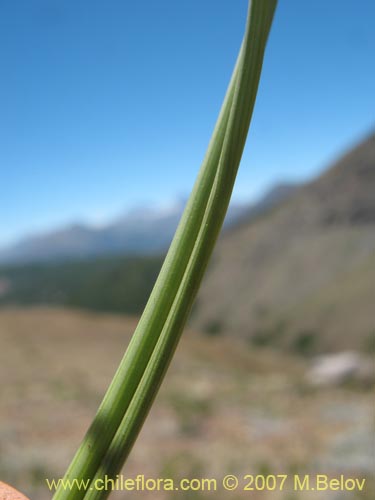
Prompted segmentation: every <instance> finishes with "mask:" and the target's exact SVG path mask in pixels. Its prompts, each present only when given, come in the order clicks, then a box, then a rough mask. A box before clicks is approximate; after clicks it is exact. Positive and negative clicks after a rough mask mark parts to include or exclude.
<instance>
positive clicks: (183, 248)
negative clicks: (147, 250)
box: [54, 0, 276, 500]
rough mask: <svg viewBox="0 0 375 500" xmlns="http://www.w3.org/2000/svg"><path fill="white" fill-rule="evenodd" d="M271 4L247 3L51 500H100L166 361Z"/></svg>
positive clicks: (187, 303) (207, 250) (232, 163)
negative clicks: (193, 173)
mask: <svg viewBox="0 0 375 500" xmlns="http://www.w3.org/2000/svg"><path fill="white" fill-rule="evenodd" d="M275 8H276V0H252V1H251V2H250V4H249V10H248V17H247V24H246V32H245V36H244V40H243V43H242V46H241V50H240V53H239V56H238V59H237V63H236V66H235V69H234V72H233V76H232V79H231V81H230V84H229V88H228V91H227V94H226V96H225V100H224V103H223V106H222V109H221V112H220V115H219V118H218V121H217V124H216V127H215V129H214V132H213V136H212V139H211V142H210V144H209V146H208V151H207V154H206V156H205V159H204V161H203V164H202V167H201V170H200V172H199V175H198V178H197V181H196V183H195V186H194V188H193V191H192V193H191V196H190V198H189V201H188V203H187V206H186V209H185V211H184V214H183V216H182V219H181V221H180V224H179V226H178V228H177V231H176V234H175V237H174V239H173V242H172V244H171V246H170V249H169V251H168V254H167V256H166V258H165V261H164V264H163V267H162V269H161V271H160V274H159V277H158V279H157V281H156V284H155V287H154V289H153V291H152V293H151V295H150V298H149V300H148V303H147V305H146V308H145V310H144V312H143V315H142V317H141V319H140V321H139V324H138V326H137V329H136V331H135V332H134V335H133V337H132V340H131V342H130V344H129V347H128V349H127V351H126V353H125V355H124V358H123V359H122V361H121V364H120V366H119V368H118V370H117V372H116V374H115V376H114V378H113V380H112V382H111V384H110V387H109V389H108V391H107V393H106V395H105V396H104V399H103V401H102V403H101V405H100V407H99V410H98V412H97V414H96V416H95V418H94V420H93V422H92V424H91V426H90V428H89V430H88V432H87V434H86V436H85V437H84V439H83V442H82V444H81V446H80V447H79V449H78V451H77V453H76V455H75V457H74V458H73V461H72V463H71V465H70V467H69V469H68V471H67V473H66V476H65V479H70V480H72V479H77V480H78V481H81V480H85V481H88V483H87V487H86V489H85V490H84V489H81V490H80V489H79V488H78V487H77V488H75V489H74V488H73V489H70V490H68V489H64V487H63V486H62V485H61V486H60V488H59V489H58V490H57V491H56V493H55V495H54V500H80V499H84V500H102V499H104V498H106V497H107V496H108V495H109V493H110V492H109V491H99V490H97V489H95V488H90V484H95V483H93V481H95V480H97V479H101V478H104V477H105V476H106V477H115V476H116V474H118V473H119V472H120V470H121V468H122V466H123V464H124V462H125V460H126V458H127V456H128V454H129V452H130V450H131V448H132V446H133V444H134V442H135V440H136V438H137V435H138V433H139V431H140V429H141V427H142V424H143V422H144V420H145V418H146V416H147V414H148V411H149V409H150V407H151V405H152V402H153V400H154V398H155V396H156V393H157V391H158V388H159V386H160V384H161V382H162V380H163V377H164V374H165V372H166V370H167V367H168V365H169V363H170V361H171V358H172V356H173V353H174V350H175V348H176V345H177V343H178V340H179V338H180V335H181V332H182V329H183V327H184V324H185V322H186V319H187V317H188V314H189V312H190V310H191V307H192V304H193V301H194V298H195V296H196V294H197V291H198V288H199V285H200V282H201V280H202V277H203V274H204V271H205V269H206V266H207V263H208V260H209V257H210V255H211V253H212V250H213V247H214V245H215V241H216V239H217V237H218V234H219V232H220V229H221V226H222V223H223V220H224V217H225V213H226V211H227V208H228V204H229V200H230V196H231V193H232V189H233V185H234V181H235V178H236V174H237V170H238V167H239V163H240V160H241V156H242V152H243V148H244V145H245V141H246V137H247V132H248V129H249V125H250V119H251V115H252V111H253V107H254V103H255V97H256V93H257V89H258V83H259V78H260V73H261V68H262V62H263V55H264V50H265V46H266V42H267V38H268V34H269V31H270V27H271V24H272V19H273V15H274V11H275Z"/></svg>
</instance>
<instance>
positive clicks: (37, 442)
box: [0, 308, 374, 500]
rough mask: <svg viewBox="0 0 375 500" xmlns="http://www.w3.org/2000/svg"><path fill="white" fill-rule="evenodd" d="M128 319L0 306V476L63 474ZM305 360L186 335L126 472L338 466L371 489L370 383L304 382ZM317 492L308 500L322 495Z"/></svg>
mask: <svg viewBox="0 0 375 500" xmlns="http://www.w3.org/2000/svg"><path fill="white" fill-rule="evenodd" d="M135 324H136V319H133V318H127V317H121V316H111V315H97V314H90V313H80V312H73V311H69V310H64V309H47V308H35V309H23V310H22V309H9V310H2V311H0V346H1V347H0V358H1V363H0V380H1V383H2V385H1V391H0V478H1V480H3V481H5V482H8V483H11V484H13V485H14V486H15V487H17V489H19V490H21V491H23V492H25V493H26V494H27V496H29V498H34V499H38V500H47V499H50V498H51V497H52V495H51V492H49V491H48V489H47V487H46V484H45V478H49V479H52V478H58V477H59V476H61V475H62V474H63V473H64V471H65V469H66V467H67V465H68V463H69V461H70V459H71V457H72V455H73V453H74V451H75V449H76V447H77V446H78V443H79V442H80V440H81V438H82V436H83V434H84V432H85V430H86V429H87V427H88V425H89V423H90V421H91V419H92V418H93V416H94V414H95V411H96V408H97V406H98V404H99V402H100V400H101V397H102V395H103V393H104V391H105V389H106V386H107V385H108V384H109V382H110V380H111V377H112V375H113V373H114V371H115V369H116V367H117V365H118V363H119V361H120V358H121V356H122V353H123V351H124V349H125V346H126V344H127V343H128V341H129V338H130V335H131V333H132V331H133V330H134V327H135ZM186 333H188V332H186ZM305 365H306V363H305V361H303V360H301V358H299V357H295V356H291V355H289V354H280V353H278V352H272V351H268V350H263V351H261V352H259V351H256V350H254V349H249V348H246V346H245V348H244V345H243V342H241V341H240V340H238V339H231V338H230V337H225V336H224V337H217V338H209V337H205V336H202V335H196V334H194V332H189V334H187V335H186V334H185V335H184V336H183V339H182V342H181V344H180V346H179V348H178V349H177V352H176V358H175V359H174V361H173V363H172V365H171V367H170V370H169V372H168V375H167V378H166V380H165V381H164V384H163V386H162V389H161V392H160V394H159V395H158V398H157V399H156V402H155V405H154V407H153V409H152V411H151V414H150V416H149V418H148V420H147V422H146V425H145V427H144V429H143V431H142V433H141V435H140V439H139V440H138V441H137V444H136V446H135V447H134V450H133V452H132V454H131V458H130V461H129V462H128V463H127V466H126V468H125V470H124V474H126V476H127V477H130V478H135V477H136V476H137V474H145V475H146V476H147V477H153V478H157V477H161V478H175V479H176V480H178V479H180V478H199V477H207V478H212V477H214V478H217V479H218V481H219V480H220V478H222V477H224V476H225V475H226V474H228V473H229V474H236V475H238V476H239V477H240V478H243V477H244V476H245V475H246V474H257V473H263V474H278V473H286V474H294V473H301V474H304V473H308V472H310V473H311V474H315V473H327V474H330V475H331V476H332V477H334V476H336V475H338V474H341V473H345V474H347V475H348V476H349V477H350V476H352V477H367V478H368V481H369V485H368V487H367V488H366V492H365V494H364V495H363V496H361V497H360V498H361V499H362V500H364V499H366V500H369V499H370V498H374V481H372V483H371V482H370V476H371V475H372V471H373V448H372V443H373V439H372V437H373V432H374V418H373V394H372V392H371V391H365V390H359V389H358V388H356V389H355V388H350V387H347V388H345V387H341V388H340V387H332V388H328V389H324V390H320V391H319V390H311V388H309V386H308V385H307V384H306V382H305V381H304V377H303V374H304V371H305V368H306V366H305ZM241 485H242V486H243V485H244V481H243V480H241ZM315 493H316V494H315V495H314V496H313V498H314V500H323V499H324V500H326V499H327V498H328V496H327V492H325V491H322V492H320V493H319V492H315ZM111 498H113V499H114V500H115V499H119V500H120V499H124V498H140V499H152V500H192V499H196V500H201V499H202V498H210V499H212V498H223V499H225V498H230V499H236V500H240V499H242V498H243V499H248V498H249V492H248V491H242V488H239V490H238V491H237V492H236V493H235V494H233V495H232V494H227V493H226V492H225V491H223V489H222V488H219V489H218V493H217V494H214V493H213V492H211V493H207V494H206V495H205V494H203V493H199V492H196V493H193V492H186V493H184V492H182V491H178V492H176V493H175V494H174V493H173V492H172V493H171V492H167V493H163V492H160V493H157V492H155V491H153V492H150V493H147V492H142V493H141V492H139V493H138V494H134V495H131V494H125V493H120V492H119V493H118V494H114V495H113V497H111ZM251 498H257V499H258V498H259V499H263V500H290V498H298V500H305V499H306V500H307V499H308V498H312V497H311V496H310V495H309V494H308V493H307V494H306V495H304V494H301V495H298V496H297V497H296V496H295V495H294V494H291V491H290V486H289V487H286V488H285V491H284V492H282V493H278V492H270V493H269V494H267V493H266V492H260V493H259V495H256V492H254V495H251ZM329 498H330V499H331V496H329ZM332 498H333V497H332ZM334 498H336V496H335V497H334ZM348 498H351V499H352V498H353V500H354V498H358V497H357V496H350V497H348Z"/></svg>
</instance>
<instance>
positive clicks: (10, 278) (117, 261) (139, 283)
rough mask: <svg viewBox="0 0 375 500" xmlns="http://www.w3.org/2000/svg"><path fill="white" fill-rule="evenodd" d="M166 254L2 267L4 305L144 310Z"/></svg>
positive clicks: (0, 301) (0, 299) (0, 296)
mask: <svg viewBox="0 0 375 500" xmlns="http://www.w3.org/2000/svg"><path fill="white" fill-rule="evenodd" d="M162 261H163V258H162V257H160V256H156V257H151V256H150V257H146V256H143V257H116V256H113V257H111V258H109V257H106V258H103V257H101V258H96V259H91V260H90V259H88V260H74V261H68V262H61V263H51V264H41V263H39V264H28V265H23V266H20V265H19V266H13V267H5V268H1V267H0V306H4V305H7V304H12V305H20V304H23V305H32V304H59V305H63V306H69V307H78V308H85V309H91V310H95V311H113V312H126V313H128V314H140V313H141V312H142V310H143V308H144V306H145V304H146V302H147V299H148V296H149V294H150V292H151V289H152V287H153V285H154V282H155V280H156V277H157V275H158V273H159V269H160V267H161V265H162Z"/></svg>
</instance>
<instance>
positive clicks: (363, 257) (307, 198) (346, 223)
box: [193, 134, 375, 353]
mask: <svg viewBox="0 0 375 500" xmlns="http://www.w3.org/2000/svg"><path fill="white" fill-rule="evenodd" d="M374 297H375V134H372V135H371V136H370V137H368V138H367V139H366V140H365V141H363V142H362V143H361V144H359V145H358V146H357V147H355V148H354V149H353V150H352V151H350V152H348V153H347V154H345V155H344V156H343V157H342V158H341V159H340V160H339V161H338V162H337V163H336V164H335V165H333V166H332V167H331V168H330V169H329V170H327V171H326V172H325V173H324V174H323V175H321V176H320V177H319V178H318V179H316V180H314V181H313V182H311V183H309V184H307V185H305V186H302V187H300V188H298V189H296V190H295V191H294V192H293V193H292V194H291V195H290V196H289V197H288V198H287V199H286V200H284V202H282V203H279V204H278V205H277V206H276V207H273V209H272V210H269V211H268V212H263V215H262V216H261V217H256V218H254V217H253V216H250V217H248V218H247V219H246V217H245V218H243V219H242V221H241V224H239V225H237V226H236V227H235V228H233V229H232V230H231V231H228V232H226V233H225V234H224V235H223V237H222V238H221V240H220V241H219V242H218V245H217V248H216V250H215V252H214V256H213V261H212V264H211V266H210V269H209V272H208V274H207V277H206V279H205V281H204V283H203V286H202V289H201V292H200V294H199V298H198V302H197V305H196V308H195V315H194V318H193V322H194V326H195V327H198V328H200V329H202V330H206V331H207V332H210V333H212V334H213V333H216V334H218V333H220V332H228V333H231V334H233V335H239V336H242V337H245V338H248V339H249V341H250V342H251V343H253V344H257V345H267V344H273V345H280V346H287V347H289V348H292V349H295V350H298V351H301V352H306V353H307V352H314V351H321V350H335V349H337V348H340V349H343V348H360V347H361V348H364V349H367V348H369V346H370V344H371V345H372V344H373V345H374V346H375V315H374V306H373V302H374Z"/></svg>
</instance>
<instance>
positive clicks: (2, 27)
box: [0, 0, 375, 244]
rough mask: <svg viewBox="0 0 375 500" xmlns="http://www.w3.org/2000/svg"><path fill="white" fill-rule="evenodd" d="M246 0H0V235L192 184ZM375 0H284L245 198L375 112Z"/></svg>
mask: <svg viewBox="0 0 375 500" xmlns="http://www.w3.org/2000/svg"><path fill="white" fill-rule="evenodd" d="M246 10H247V2H246V0H180V1H178V2H177V1H176V0H158V1H155V0H145V1H138V2H133V1H124V0H107V1H104V0H1V2H0V74H1V78H0V171H1V177H0V179H1V183H0V244H6V243H8V242H10V241H11V240H13V239H16V238H18V237H19V236H22V235H24V234H27V233H31V232H33V231H41V230H44V229H49V228H52V227H54V226H58V225H61V224H66V223H69V222H72V221H93V222H100V221H105V220H106V219H110V218H111V217H112V216H114V215H117V214H118V213H121V212H123V211H124V210H126V209H128V208H131V207H133V206H135V205H142V204H143V203H156V204H164V203H167V202H168V201H170V200H172V199H173V198H175V197H176V196H184V195H186V194H188V192H189V190H190V188H191V186H192V184H193V182H194V179H195V176H196V173H197V171H198V169H199V166H200V163H201V160H202V158H203V156H204V153H205V149H206V146H207V144H208V141H209V138H210V135H211V132H212V129H213V126H214V123H215V120H216V117H217V114H218V111H219V108H220V105H221V102H222V99H223V96H224V94H225V90H226V86H227V83H228V81H229V78H230V74H231V72H232V68H233V64H234V61H235V59H236V55H237V52H238V48H239V45H240V42H241V39H242V35H243V30H244V22H245V17H246ZM374 19H375V2H374V1H373V0H314V1H301V0H280V1H279V6H278V10H277V13H276V17H275V22H274V26H273V29H272V33H271V36H270V39H269V44H268V49H267V53H266V60H265V64H264V71H263V75H262V79H261V84H260V89H259V94H258V99H257V104H256V108H255V112H254V116H253V122H252V126H251V130H250V136H249V140H248V143H247V146H246V150H245V153H244V156H243V160H242V165H241V169H240V173H239V176H238V182H237V186H236V189H235V193H234V197H235V199H237V200H248V199H255V198H256V197H257V196H260V195H261V193H262V192H263V190H264V189H266V188H267V187H268V186H270V185H272V184H273V183H275V182H278V181H280V180H283V179H287V180H304V179H308V178H310V177H312V176H313V175H315V174H316V173H317V172H319V171H320V170H321V169H322V168H324V167H325V166H326V165H327V164H328V163H329V162H330V161H331V160H332V159H334V158H335V156H336V155H337V154H338V153H340V152H341V151H342V150H343V149H345V148H347V147H349V146H350V145H351V144H353V143H355V142H356V141H357V140H358V139H360V138H361V137H362V136H363V135H364V134H366V133H367V132H368V131H369V130H370V129H371V128H372V127H373V126H374V123H375V120H374V110H375V102H374V101H375V98H374V88H375V68H374V67H375V65H374V63H373V57H374V54H375V30H374Z"/></svg>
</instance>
